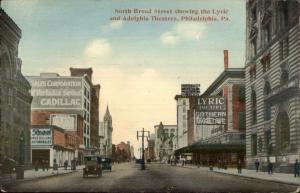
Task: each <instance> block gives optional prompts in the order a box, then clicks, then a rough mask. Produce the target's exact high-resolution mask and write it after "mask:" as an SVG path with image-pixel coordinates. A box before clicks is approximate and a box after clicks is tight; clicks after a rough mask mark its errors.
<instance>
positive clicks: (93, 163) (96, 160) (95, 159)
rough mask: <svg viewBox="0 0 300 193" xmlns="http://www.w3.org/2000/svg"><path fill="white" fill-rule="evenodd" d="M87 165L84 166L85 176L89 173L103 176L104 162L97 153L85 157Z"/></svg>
mask: <svg viewBox="0 0 300 193" xmlns="http://www.w3.org/2000/svg"><path fill="white" fill-rule="evenodd" d="M84 164H85V167H84V168H83V177H84V178H86V177H88V176H89V175H91V174H92V175H97V176H98V177H101V176H102V164H101V157H100V156H97V155H89V156H85V157H84Z"/></svg>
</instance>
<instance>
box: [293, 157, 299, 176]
mask: <svg viewBox="0 0 300 193" xmlns="http://www.w3.org/2000/svg"><path fill="white" fill-rule="evenodd" d="M299 170H300V164H299V162H298V159H296V162H295V164H294V177H297V176H298V177H299Z"/></svg>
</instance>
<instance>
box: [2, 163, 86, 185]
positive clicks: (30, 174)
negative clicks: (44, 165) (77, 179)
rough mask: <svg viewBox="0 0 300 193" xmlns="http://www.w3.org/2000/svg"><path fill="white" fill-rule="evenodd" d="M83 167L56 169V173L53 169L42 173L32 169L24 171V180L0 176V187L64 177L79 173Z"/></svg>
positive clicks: (12, 176) (10, 176)
mask: <svg viewBox="0 0 300 193" xmlns="http://www.w3.org/2000/svg"><path fill="white" fill-rule="evenodd" d="M83 167H84V166H77V168H76V170H71V168H70V167H69V168H68V169H67V170H65V169H64V168H63V167H61V168H58V171H53V169H52V168H51V169H49V170H48V171H47V170H45V171H43V170H42V169H39V170H38V171H35V170H34V169H32V170H25V171H24V179H20V180H17V179H16V174H12V175H10V174H7V175H2V176H0V185H1V184H2V185H7V184H12V183H15V182H20V181H29V180H34V179H41V178H47V177H51V176H57V175H64V174H68V173H73V172H77V171H81V170H82V169H83Z"/></svg>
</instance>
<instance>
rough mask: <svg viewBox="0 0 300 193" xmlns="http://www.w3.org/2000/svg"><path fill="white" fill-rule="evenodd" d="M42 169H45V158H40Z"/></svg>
mask: <svg viewBox="0 0 300 193" xmlns="http://www.w3.org/2000/svg"><path fill="white" fill-rule="evenodd" d="M42 169H43V171H45V160H42Z"/></svg>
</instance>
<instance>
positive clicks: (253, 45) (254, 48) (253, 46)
mask: <svg viewBox="0 0 300 193" xmlns="http://www.w3.org/2000/svg"><path fill="white" fill-rule="evenodd" d="M256 54H257V41H256V38H254V39H253V40H251V57H254V56H256Z"/></svg>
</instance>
